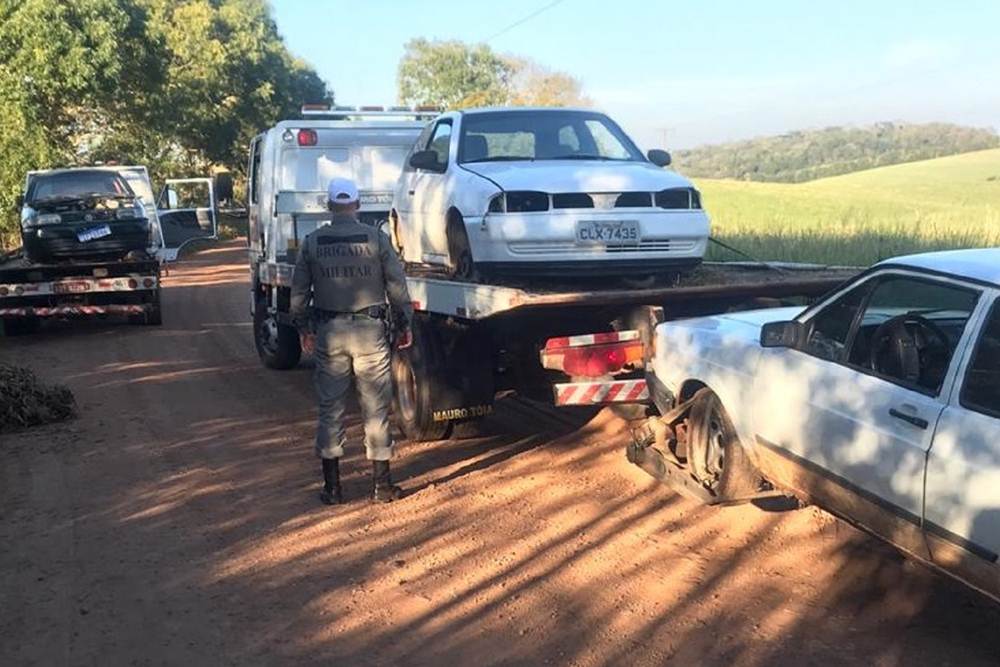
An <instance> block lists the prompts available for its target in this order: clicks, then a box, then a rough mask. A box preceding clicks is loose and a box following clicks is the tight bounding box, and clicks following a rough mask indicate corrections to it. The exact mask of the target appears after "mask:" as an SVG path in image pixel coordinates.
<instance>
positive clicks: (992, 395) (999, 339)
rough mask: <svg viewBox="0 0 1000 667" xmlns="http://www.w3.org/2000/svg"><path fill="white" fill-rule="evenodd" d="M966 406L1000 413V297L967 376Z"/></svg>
mask: <svg viewBox="0 0 1000 667" xmlns="http://www.w3.org/2000/svg"><path fill="white" fill-rule="evenodd" d="M960 401H961V404H962V406H963V407H966V408H968V409H970V410H975V411H976V412H981V413H983V414H986V415H989V416H991V417H1000V300H998V301H997V302H995V303H994V304H993V309H992V310H991V311H990V315H989V317H988V318H987V319H986V323H985V325H984V326H983V331H982V333H981V334H980V337H979V342H978V343H976V348H975V351H974V352H973V355H972V362H971V363H970V364H969V370H968V371H967V373H966V376H965V384H964V385H963V387H962V393H961V397H960Z"/></svg>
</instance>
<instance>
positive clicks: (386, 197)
mask: <svg viewBox="0 0 1000 667" xmlns="http://www.w3.org/2000/svg"><path fill="white" fill-rule="evenodd" d="M360 200H361V205H362V206H389V205H390V204H392V193H391V192H362V193H361V197H360Z"/></svg>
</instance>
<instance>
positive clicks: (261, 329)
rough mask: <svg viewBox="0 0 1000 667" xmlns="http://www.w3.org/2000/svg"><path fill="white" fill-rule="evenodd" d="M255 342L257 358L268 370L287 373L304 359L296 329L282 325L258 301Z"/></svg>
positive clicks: (254, 315) (254, 330) (254, 326)
mask: <svg viewBox="0 0 1000 667" xmlns="http://www.w3.org/2000/svg"><path fill="white" fill-rule="evenodd" d="M253 342H254V346H255V347H256V348H257V356H259V357H260V360H261V361H262V362H263V363H264V365H265V366H267V367H268V368H273V369H274V370H278V371H286V370H289V369H291V368H295V367H296V366H298V364H299V360H300V359H301V358H302V343H301V341H300V340H299V332H298V330H297V329H295V327H291V326H288V325H287V324H281V323H280V322H278V321H277V320H276V319H275V317H274V315H272V314H270V313H268V312H267V306H266V305H265V304H264V303H263V302H262V301H258V302H257V305H256V307H255V308H254V314H253Z"/></svg>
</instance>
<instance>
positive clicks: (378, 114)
mask: <svg viewBox="0 0 1000 667" xmlns="http://www.w3.org/2000/svg"><path fill="white" fill-rule="evenodd" d="M442 111H443V109H442V108H441V107H432V106H413V107H407V106H393V107H389V108H388V109H386V108H385V107H383V106H356V107H353V106H331V105H329V104H303V105H302V117H303V118H334V119H338V120H345V119H347V118H358V117H365V118H413V119H415V120H429V119H431V118H436V117H437V116H439V115H441V112H442Z"/></svg>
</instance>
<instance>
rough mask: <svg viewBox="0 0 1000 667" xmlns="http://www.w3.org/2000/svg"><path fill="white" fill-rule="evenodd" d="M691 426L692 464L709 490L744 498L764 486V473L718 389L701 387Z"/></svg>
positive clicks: (721, 495) (696, 395) (728, 496)
mask: <svg viewBox="0 0 1000 667" xmlns="http://www.w3.org/2000/svg"><path fill="white" fill-rule="evenodd" d="M688 428H689V436H688V456H687V460H688V465H689V466H690V468H691V473H692V474H693V475H694V476H695V478H697V479H698V480H699V481H700V482H701V483H702V484H703V485H704V486H705V487H706V488H707V489H708V490H709V491H711V492H712V493H714V494H715V495H716V496H718V497H720V498H741V497H746V496H749V495H751V494H753V493H754V492H756V491H757V490H758V489H759V488H760V485H761V482H762V481H763V480H762V478H761V476H760V473H758V472H757V470H756V468H754V466H753V464H752V463H751V462H750V459H749V457H748V456H747V454H746V452H745V451H744V450H743V445H742V444H741V443H740V439H739V436H738V435H737V433H736V429H735V427H734V426H733V423H732V420H730V418H729V415H728V414H727V413H726V409H725V407H723V405H722V401H721V400H719V397H718V396H717V395H716V394H715V392H713V391H712V390H710V389H701V390H700V391H698V393H697V394H695V396H694V398H693V399H692V401H691V412H690V414H689V415H688Z"/></svg>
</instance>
